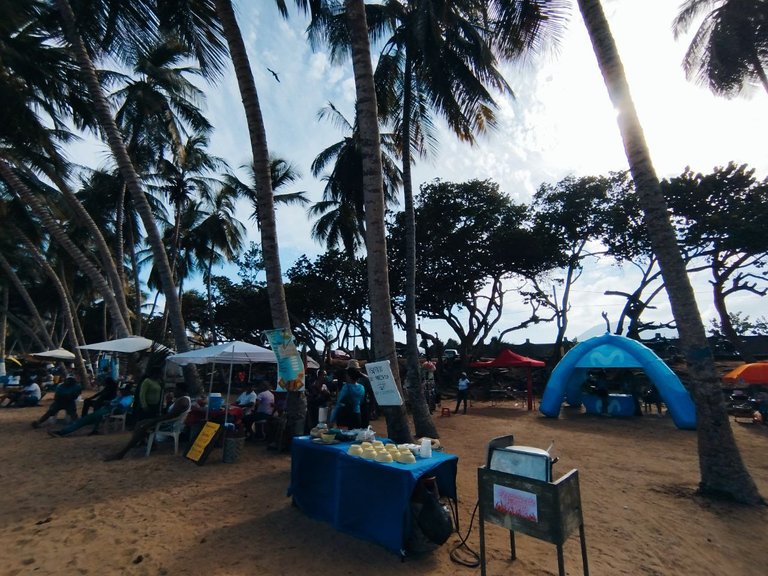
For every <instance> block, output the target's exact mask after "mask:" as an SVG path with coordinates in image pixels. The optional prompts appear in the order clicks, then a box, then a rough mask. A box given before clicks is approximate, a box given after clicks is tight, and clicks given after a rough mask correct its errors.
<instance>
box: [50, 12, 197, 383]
mask: <svg viewBox="0 0 768 576" xmlns="http://www.w3.org/2000/svg"><path fill="white" fill-rule="evenodd" d="M56 5H57V6H58V8H59V12H60V15H61V21H62V28H63V30H64V34H65V36H66V38H67V41H68V42H69V43H70V44H71V45H72V48H73V50H74V54H75V57H76V59H77V63H78V66H79V67H80V70H81V72H82V74H83V77H84V80H85V83H86V85H87V87H88V93H89V94H90V96H91V98H92V99H93V106H94V110H95V112H96V116H97V118H98V120H99V125H100V126H101V129H102V130H103V132H104V134H105V136H106V138H107V142H108V144H109V148H110V150H111V151H112V155H113V156H114V158H115V161H116V162H117V166H118V168H119V170H120V174H121V175H122V177H123V180H125V183H126V186H127V187H128V191H129V192H130V194H131V199H132V200H133V203H134V206H135V208H136V211H137V212H138V213H139V216H140V217H141V220H142V222H143V224H144V230H145V232H146V234H147V240H148V242H149V245H150V247H151V248H152V254H153V256H154V260H155V261H154V264H155V267H156V268H157V272H158V276H159V277H160V283H161V284H162V286H163V292H164V293H165V306H166V308H167V309H168V312H169V316H170V318H171V329H172V331H173V336H174V344H175V346H176V350H177V351H178V352H186V351H188V350H189V343H188V342H187V332H186V328H185V326H184V318H183V316H182V315H181V306H180V304H179V299H178V297H177V296H176V290H175V286H174V283H173V276H172V274H171V266H170V264H169V263H168V254H166V252H165V246H163V239H162V238H161V236H160V231H159V230H158V228H157V222H156V221H155V218H154V216H153V214H152V208H151V206H150V205H149V201H148V200H147V197H146V196H145V194H144V192H143V190H142V189H141V183H140V182H139V176H138V174H137V173H136V170H135V169H134V167H133V164H132V163H131V159H130V157H129V156H128V151H127V150H126V148H125V143H124V142H123V139H122V137H121V135H120V132H119V130H118V129H117V126H116V125H115V120H114V118H113V117H112V114H111V112H110V109H109V104H108V103H107V100H106V98H105V97H104V93H103V91H102V89H101V85H100V84H99V79H98V77H97V76H96V69H95V67H94V65H93V62H92V61H91V58H90V56H89V55H88V51H87V50H86V48H85V44H84V43H83V40H82V38H81V37H80V35H79V33H78V31H77V25H76V24H75V15H74V12H73V11H72V6H71V5H70V4H69V1H68V0H56ZM192 384H193V385H194V383H192Z"/></svg>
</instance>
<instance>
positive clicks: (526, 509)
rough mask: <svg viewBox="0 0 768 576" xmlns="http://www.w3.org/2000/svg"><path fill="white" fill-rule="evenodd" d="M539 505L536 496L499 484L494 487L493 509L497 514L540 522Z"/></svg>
mask: <svg viewBox="0 0 768 576" xmlns="http://www.w3.org/2000/svg"><path fill="white" fill-rule="evenodd" d="M537 504H538V503H537V500H536V494H533V493H531V492H524V491H523V490H517V489H515V488H508V487H507V486H499V485H498V484H494V485H493V508H494V509H495V510H496V511H497V512H500V513H502V514H507V515H509V516H517V517H518V518H522V519H524V520H529V521H531V522H538V521H539V510H538V506H537Z"/></svg>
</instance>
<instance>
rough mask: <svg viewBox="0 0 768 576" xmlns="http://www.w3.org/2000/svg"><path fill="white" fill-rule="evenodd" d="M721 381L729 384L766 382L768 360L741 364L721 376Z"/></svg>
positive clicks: (767, 382) (767, 378)
mask: <svg viewBox="0 0 768 576" xmlns="http://www.w3.org/2000/svg"><path fill="white" fill-rule="evenodd" d="M723 382H727V383H729V384H737V383H740V382H743V383H744V384H768V362H752V363H751V364H742V365H741V366H739V367H737V368H734V369H733V370H731V371H730V372H728V373H727V374H726V375H725V376H723Z"/></svg>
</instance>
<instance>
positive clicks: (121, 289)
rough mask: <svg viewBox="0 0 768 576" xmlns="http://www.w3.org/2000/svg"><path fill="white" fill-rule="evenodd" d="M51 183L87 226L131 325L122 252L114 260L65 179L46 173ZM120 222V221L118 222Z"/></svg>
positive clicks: (127, 322) (99, 232)
mask: <svg viewBox="0 0 768 576" xmlns="http://www.w3.org/2000/svg"><path fill="white" fill-rule="evenodd" d="M46 176H48V177H49V178H50V179H51V181H52V182H53V183H54V184H56V187H57V188H58V189H59V190H61V192H62V194H63V195H64V198H65V199H66V201H67V204H68V205H69V206H70V207H71V208H72V209H73V210H74V211H75V216H76V217H77V222H78V224H79V225H82V226H85V228H86V230H88V234H89V239H90V240H92V241H93V242H94V243H95V244H96V250H97V251H98V252H99V256H100V261H101V268H102V270H103V271H104V273H105V274H106V276H107V278H108V279H109V283H110V285H111V286H112V292H114V294H115V300H116V301H117V304H118V306H119V307H120V313H121V314H122V315H123V319H124V321H125V324H126V326H128V325H129V324H130V317H131V315H130V312H129V311H128V304H127V303H126V299H125V284H124V283H123V279H122V274H121V272H120V270H122V262H123V261H122V259H121V258H120V257H119V255H120V252H115V253H116V254H118V257H117V258H115V259H113V257H112V252H110V250H109V246H107V241H106V240H104V236H103V235H102V233H101V230H99V227H98V226H97V225H96V222H94V221H93V218H91V215H90V214H89V213H88V210H86V209H85V207H84V206H83V204H82V203H81V202H80V200H79V199H78V198H77V196H75V194H74V192H72V189H71V188H70V187H69V186H68V185H67V183H66V182H65V181H64V179H63V178H61V177H60V176H59V175H58V174H57V173H56V171H54V170H48V171H46ZM118 222H119V220H118Z"/></svg>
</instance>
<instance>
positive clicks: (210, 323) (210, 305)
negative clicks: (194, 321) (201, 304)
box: [205, 243, 218, 344]
mask: <svg viewBox="0 0 768 576" xmlns="http://www.w3.org/2000/svg"><path fill="white" fill-rule="evenodd" d="M212 273H213V243H211V255H210V256H209V258H208V270H207V276H206V280H205V286H206V290H207V292H208V330H210V331H211V343H212V344H216V343H217V342H218V340H217V338H216V322H215V321H214V318H213V290H212V284H213V279H212V278H211V274H212Z"/></svg>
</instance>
